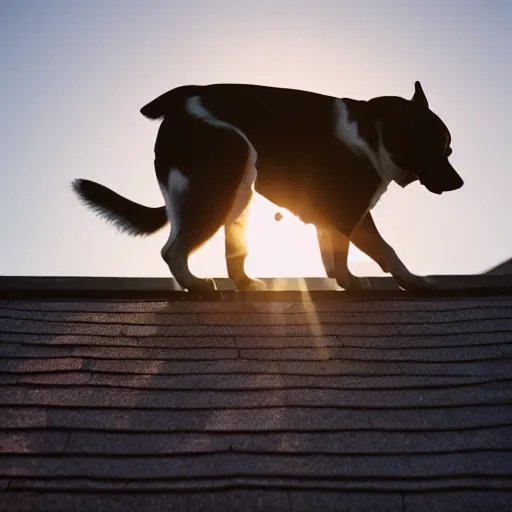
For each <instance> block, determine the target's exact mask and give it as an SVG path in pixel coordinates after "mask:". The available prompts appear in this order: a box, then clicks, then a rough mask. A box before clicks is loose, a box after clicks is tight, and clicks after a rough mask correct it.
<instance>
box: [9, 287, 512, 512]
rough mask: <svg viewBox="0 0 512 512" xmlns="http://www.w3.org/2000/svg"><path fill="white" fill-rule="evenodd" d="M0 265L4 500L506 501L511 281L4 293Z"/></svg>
mask: <svg viewBox="0 0 512 512" xmlns="http://www.w3.org/2000/svg"><path fill="white" fill-rule="evenodd" d="M5 282H6V281H5V280H4V288H3V289H4V292H3V294H2V295H3V296H4V297H5V299H4V300H0V357H1V359H0V387H1V393H0V429H1V431H0V453H1V455H0V511H18V510H27V511H28V510H30V511H39V510H52V511H64V510H72V511H73V512H78V511H81V510H84V511H85V510H87V511H89V510H108V511H110V510H114V511H117V510H119V511H125V510H126V511H128V510H130V511H138V510H152V511H153V510H155V511H156V510H176V511H191V512H192V511H195V510H219V511H220V510H222V511H229V510H265V511H272V510H279V511H285V512H286V511H314V510H319V511H330V510H336V511H338V510H349V511H351V512H352V511H359V510H361V511H365V512H372V511H374V510H376V511H377V510H386V511H394V510H398V511H400V512H403V511H406V512H413V511H414V512H416V511H423V510H429V512H430V511H431V510H436V512H437V511H441V510H450V511H451V510H461V511H464V512H467V511H472V510H490V511H500V510H503V511H505V510H506V511H507V512H508V511H509V510H511V507H510V504H511V502H512V501H511V500H512V406H511V404H512V359H511V355H512V291H510V289H509V290H508V291H507V290H503V289H502V290H501V293H500V295H499V296H498V293H497V292H496V293H494V294H490V292H489V291H488V293H487V294H474V296H471V294H470V293H469V292H468V293H467V294H466V296H461V294H455V295H458V296H449V295H448V294H446V296H438V297H433V296H432V297H427V296H425V297H421V296H416V297H415V296H411V295H409V294H405V293H401V294H394V295H393V294H383V295H379V294H375V295H373V296H368V295H364V294H362V295H353V294H348V293H341V292H340V293H333V292H320V293H317V294H315V293H311V294H309V295H308V294H306V293H304V294H301V293H298V292H294V293H291V294H286V293H283V294H280V293H266V294H265V293H263V294H258V293H255V294H249V293H248V294H238V295H237V294H231V295H229V294H228V295H223V294H222V293H218V294H213V295H209V297H208V298H204V297H203V298H198V297H194V296H192V295H187V294H183V293H178V292H174V293H172V292H171V293H167V298H166V299H164V298H159V299H158V300H155V299H153V300H151V299H150V298H148V297H145V298H142V296H143V294H141V295H140V298H135V296H134V297H132V298H130V299H122V298H120V297H118V298H115V299H114V298H108V295H109V292H108V289H107V290H104V296H103V298H84V297H80V296H76V297H75V298H73V299H64V298H62V296H63V295H66V294H65V293H64V291H65V288H63V289H62V290H61V293H60V295H61V296H60V297H59V294H58V290H57V291H56V290H53V293H54V297H53V298H41V299H33V298H31V292H29V291H28V290H29V289H28V288H27V287H25V291H24V292H23V293H22V291H20V287H18V289H17V290H18V292H19V293H18V294H17V297H16V298H11V299H9V294H7V293H6V291H5V290H6V285H5ZM19 282H21V281H19ZM68 284H69V282H68ZM10 286H11V295H10V296H14V294H13V293H12V292H13V291H16V290H15V288H16V287H13V286H12V282H11V284H10ZM124 286H125V287H126V288H127V286H126V282H125V285H124ZM105 288H107V287H105ZM135 288H136V287H135ZM1 289H2V283H1V282H0V290H1ZM68 289H69V286H68ZM91 289H92V287H91ZM89 291H91V290H89ZM96 291H98V290H96ZM139 292H140V288H139ZM23 294H24V296H23ZM75 294H76V295H80V293H78V292H75ZM82 295H87V294H86V293H83V294H82Z"/></svg>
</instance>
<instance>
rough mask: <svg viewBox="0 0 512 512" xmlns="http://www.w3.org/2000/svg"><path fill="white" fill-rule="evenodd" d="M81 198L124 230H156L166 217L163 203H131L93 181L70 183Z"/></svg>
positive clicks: (147, 232)
mask: <svg viewBox="0 0 512 512" xmlns="http://www.w3.org/2000/svg"><path fill="white" fill-rule="evenodd" d="M71 186H72V188H73V191H74V193H75V194H76V195H77V196H78V198H79V199H80V201H81V202H82V203H83V204H84V205H85V206H87V207H88V208H90V209H91V210H93V211H94V212H95V213H97V214H98V215H99V216H100V217H102V218H104V219H106V221H107V222H109V223H112V224H114V226H115V227H116V228H117V229H119V230H120V231H121V232H123V233H127V234H129V235H134V236H144V235H150V234H152V233H155V232H156V231H158V230H159V229H161V228H162V227H164V226H165V224H166V223H167V221H168V218H167V213H166V210H165V206H161V207H158V208H151V207H149V206H143V205H141V204H138V203H134V202H133V201H130V200H129V199H126V198H125V197H123V196H120V195H119V194H117V193H116V192H114V191H113V190H110V189H109V188H107V187H104V186H103V185H100V184H99V183H95V182H94V181H89V180H82V179H76V180H73V182H72V183H71Z"/></svg>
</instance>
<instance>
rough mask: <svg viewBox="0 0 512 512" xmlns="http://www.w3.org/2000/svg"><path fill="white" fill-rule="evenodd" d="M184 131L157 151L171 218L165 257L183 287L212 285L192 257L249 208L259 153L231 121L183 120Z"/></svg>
mask: <svg viewBox="0 0 512 512" xmlns="http://www.w3.org/2000/svg"><path fill="white" fill-rule="evenodd" d="M164 123H165V121H164ZM181 134H182V136H184V137H185V138H184V139H183V142H182V143H181V144H173V145H172V147H171V146H170V145H169V144H162V145H160V146H158V151H156V153H157V155H156V159H155V171H156V175H157V178H158V181H159V184H160V188H161V190H162V194H163V196H164V199H165V204H166V208H167V214H168V217H169V220H170V223H171V233H170V236H169V239H168V240H167V243H166V244H165V246H164V247H163V249H162V257H163V259H164V260H165V262H166V263H167V265H168V267H169V270H170V271H171V274H172V275H173V276H174V277H175V278H176V280H177V281H178V283H179V284H180V286H182V287H183V288H185V289H187V290H189V291H202V290H211V289H215V284H214V281H213V280H211V279H200V278H198V277H197V276H194V275H193V274H192V273H191V271H190V269H189V267H188V258H189V255H190V254H191V253H192V252H193V251H194V250H196V249H198V248H199V247H201V246H202V245H203V244H204V243H205V242H206V241H207V240H209V239H210V238H211V237H212V236H213V235H214V234H215V233H216V232H217V230H218V229H219V228H221V227H222V226H223V225H226V226H231V225H233V223H235V222H236V221H237V219H239V217H240V216H241V214H242V213H243V212H244V211H245V210H246V208H247V207H248V204H249V202H250V199H251V196H252V189H253V185H254V181H255V179H256V167H255V162H256V152H255V150H254V148H253V147H252V145H251V144H250V143H249V141H248V140H247V138H246V137H245V136H244V135H243V134H242V133H240V132H238V131H237V130H235V129H232V128H231V127H229V126H227V127H226V126H222V127H218V126H214V125H210V124H209V123H204V122H201V121H193V122H192V123H190V124H188V125H187V124H186V123H185V124H183V128H182V131H181ZM171 140H172V139H171ZM165 141H167V139H165ZM160 148H161V149H160ZM175 162H179V166H178V165H177V164H175Z"/></svg>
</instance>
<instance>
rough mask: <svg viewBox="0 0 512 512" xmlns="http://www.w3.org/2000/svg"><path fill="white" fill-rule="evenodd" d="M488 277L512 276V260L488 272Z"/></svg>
mask: <svg viewBox="0 0 512 512" xmlns="http://www.w3.org/2000/svg"><path fill="white" fill-rule="evenodd" d="M486 274H488V275H507V274H508V275H510V274H512V258H511V259H509V260H506V261H504V262H502V263H500V264H499V265H496V266H495V267H493V268H491V269H490V270H488V271H487V272H486Z"/></svg>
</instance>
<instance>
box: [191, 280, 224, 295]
mask: <svg viewBox="0 0 512 512" xmlns="http://www.w3.org/2000/svg"><path fill="white" fill-rule="evenodd" d="M187 290H188V291H189V292H195V293H201V292H211V291H215V290H217V286H216V284H215V281H214V280H213V279H210V278H207V279H197V280H196V281H194V284H193V285H191V286H190V287H189V288H187Z"/></svg>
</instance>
